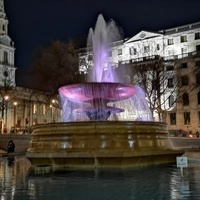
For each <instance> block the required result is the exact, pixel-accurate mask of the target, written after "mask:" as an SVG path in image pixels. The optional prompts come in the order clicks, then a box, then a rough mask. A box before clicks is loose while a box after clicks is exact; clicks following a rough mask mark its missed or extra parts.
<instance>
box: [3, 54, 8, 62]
mask: <svg viewBox="0 0 200 200" xmlns="http://www.w3.org/2000/svg"><path fill="white" fill-rule="evenodd" d="M3 61H4V63H6V64H8V52H7V51H4V53H3Z"/></svg>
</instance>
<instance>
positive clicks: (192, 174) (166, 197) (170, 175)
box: [0, 156, 200, 200]
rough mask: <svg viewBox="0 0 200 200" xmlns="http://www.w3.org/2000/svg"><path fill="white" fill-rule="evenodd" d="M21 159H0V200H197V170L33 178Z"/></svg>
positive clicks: (152, 169)
mask: <svg viewBox="0 0 200 200" xmlns="http://www.w3.org/2000/svg"><path fill="white" fill-rule="evenodd" d="M29 167H30V163H29V161H28V160H27V159H26V158H25V157H24V156H16V157H15V158H14V162H13V163H10V162H8V158H7V157H1V158H0V199H1V200H10V199H15V200H18V199H19V200H28V199H30V200H40V199H41V200H50V199H56V200H177V199H181V200H183V199H187V200H197V199H200V167H199V166H196V167H190V168H187V169H184V177H183V178H181V173H180V169H178V168H177V167H176V166H175V165H173V166H172V165H167V166H166V165H165V166H155V167H146V168H140V169H132V170H120V171H119V170H118V171H115V170H112V171H68V172H56V173H51V174H48V175H47V174H45V173H44V174H40V175H39V174H34V175H33V174H32V173H30V171H29Z"/></svg>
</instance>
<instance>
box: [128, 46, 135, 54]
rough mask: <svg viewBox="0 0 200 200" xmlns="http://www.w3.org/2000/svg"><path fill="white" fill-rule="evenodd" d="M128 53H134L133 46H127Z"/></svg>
mask: <svg viewBox="0 0 200 200" xmlns="http://www.w3.org/2000/svg"><path fill="white" fill-rule="evenodd" d="M129 53H130V55H134V48H133V47H130V48H129Z"/></svg>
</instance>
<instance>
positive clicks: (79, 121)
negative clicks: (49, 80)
mask: <svg viewBox="0 0 200 200" xmlns="http://www.w3.org/2000/svg"><path fill="white" fill-rule="evenodd" d="M118 30H119V28H117V26H116V24H115V22H114V21H110V22H108V23H106V22H105V20H104V18H103V16H102V15H99V17H98V19H97V23H96V27H95V29H94V30H93V29H90V31H89V36H88V49H92V56H93V62H94V67H93V68H92V69H91V70H89V73H88V82H86V83H83V84H72V85H66V86H63V87H61V88H59V94H60V98H61V102H62V109H63V123H52V124H41V125H36V126H34V127H33V130H34V132H33V133H32V140H31V142H30V145H29V149H28V151H27V154H26V155H27V158H29V160H30V161H31V164H32V167H38V166H50V167H52V168H53V169H54V170H55V169H60V168H63V169H74V168H75V169H77V168H86V169H88V168H127V167H134V166H142V165H149V164H161V163H170V162H175V161H176V156H177V155H181V154H182V153H183V152H180V151H174V150H172V149H171V147H170V143H169V141H168V132H167V129H166V124H165V123H161V122H153V120H152V115H151V112H150V110H149V107H148V105H147V102H146V99H145V94H144V92H143V91H142V89H141V88H140V87H139V86H133V85H130V84H127V83H125V81H124V80H123V78H122V77H120V76H119V75H118V74H117V73H116V70H115V66H113V65H112V64H111V63H110V62H109V56H108V51H109V49H110V46H109V45H110V44H111V42H113V41H114V40H119V36H120V34H119V31H118ZM88 54H91V52H88Z"/></svg>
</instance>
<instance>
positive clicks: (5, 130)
mask: <svg viewBox="0 0 200 200" xmlns="http://www.w3.org/2000/svg"><path fill="white" fill-rule="evenodd" d="M8 100H9V96H8V95H5V96H4V102H5V110H6V116H5V127H4V133H7V116H8V115H7V113H8Z"/></svg>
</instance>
